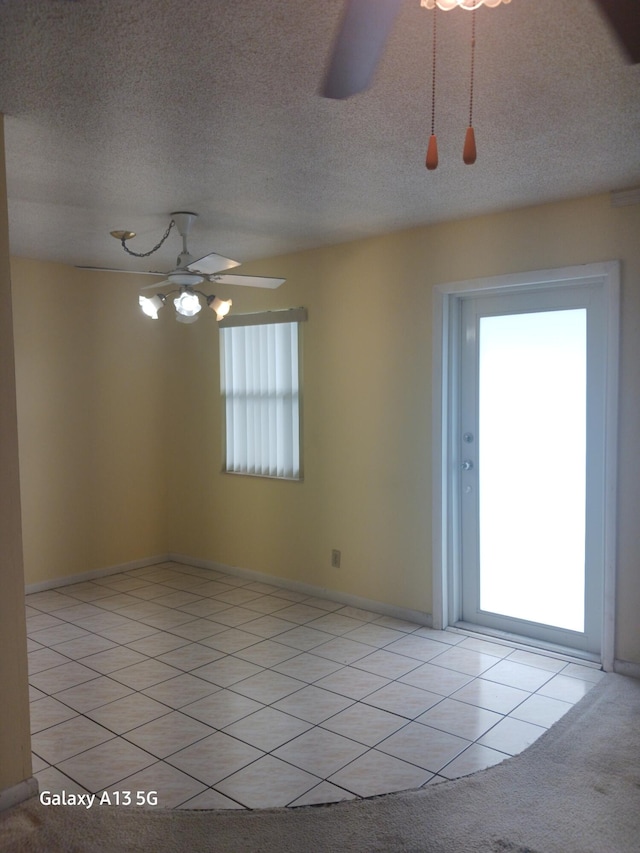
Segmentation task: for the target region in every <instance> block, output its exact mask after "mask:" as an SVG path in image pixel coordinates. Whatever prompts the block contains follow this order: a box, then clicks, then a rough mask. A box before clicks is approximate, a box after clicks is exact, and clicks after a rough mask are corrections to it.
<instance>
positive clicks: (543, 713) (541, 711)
mask: <svg viewBox="0 0 640 853" xmlns="http://www.w3.org/2000/svg"><path fill="white" fill-rule="evenodd" d="M571 707H572V705H571V703H570V702H562V701H561V700H560V699H552V698H551V697H550V696H541V695H540V694H539V693H534V695H533V696H530V697H529V699H525V701H524V702H523V703H522V704H521V705H518V707H517V708H515V709H514V710H513V711H512V712H511V713H510V715H509V716H510V717H515V718H516V719H517V720H524V721H525V722H526V723H534V725H536V726H543V727H544V728H546V729H548V728H549V727H550V726H552V725H553V724H554V723H557V722H558V720H559V719H560V718H561V717H564V715H565V714H566V713H567V711H569V710H570V709H571Z"/></svg>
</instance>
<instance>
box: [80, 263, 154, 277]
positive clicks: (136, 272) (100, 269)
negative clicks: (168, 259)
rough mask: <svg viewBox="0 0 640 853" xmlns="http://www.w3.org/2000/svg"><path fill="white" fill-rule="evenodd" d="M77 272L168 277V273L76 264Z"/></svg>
mask: <svg viewBox="0 0 640 853" xmlns="http://www.w3.org/2000/svg"><path fill="white" fill-rule="evenodd" d="M75 266H76V269H77V270H93V272H122V273H126V274H127V275H166V272H147V271H146V270H121V269H116V268H115V267H89V266H83V265H82V264H76V265H75Z"/></svg>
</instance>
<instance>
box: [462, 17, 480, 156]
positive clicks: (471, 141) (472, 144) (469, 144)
mask: <svg viewBox="0 0 640 853" xmlns="http://www.w3.org/2000/svg"><path fill="white" fill-rule="evenodd" d="M475 53H476V10H475V7H474V9H473V11H472V12H471V83H470V85H469V127H468V128H467V133H466V136H465V138H464V148H463V150H462V160H463V162H464V163H466V164H467V166H471V165H473V164H474V163H475V162H476V156H477V151H476V135H475V133H474V132H473V72H474V67H475Z"/></svg>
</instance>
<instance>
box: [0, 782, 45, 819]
mask: <svg viewBox="0 0 640 853" xmlns="http://www.w3.org/2000/svg"><path fill="white" fill-rule="evenodd" d="M37 795H38V780H37V779H36V778H35V777H33V776H31V777H30V778H29V779H23V780H22V782H18V784H17V785H12V787H11V788H5V789H4V790H3V791H0V812H3V811H5V809H10V808H13V806H17V805H18V803H22V802H24V801H25V800H30V799H31V797H36V796H37Z"/></svg>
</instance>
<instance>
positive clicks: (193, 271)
mask: <svg viewBox="0 0 640 853" xmlns="http://www.w3.org/2000/svg"><path fill="white" fill-rule="evenodd" d="M197 218H198V214H197V213H193V212H191V211H185V210H178V211H175V212H174V213H172V214H171V222H170V224H169V227H168V228H167V230H166V232H165V234H164V236H163V238H162V239H161V240H160V242H159V243H158V244H157V245H156V246H154V248H153V249H151V251H149V252H140V253H138V252H133V251H132V250H131V249H129V248H128V246H127V245H126V243H127V240H131V239H132V238H133V237H135V236H136V235H135V232H134V231H112V232H111V236H112V237H115V238H116V239H117V240H120V242H121V244H122V248H123V249H124V250H125V252H127V253H128V254H130V255H134V256H135V257H147V256H148V255H151V254H153V252H155V251H157V250H158V249H159V248H160V246H162V244H163V243H164V241H165V240H166V239H167V237H168V236H169V233H170V231H171V229H172V228H173V226H174V225H175V226H176V228H177V230H178V233H179V234H180V236H181V237H182V252H180V254H179V255H178V258H177V260H176V268H175V269H173V270H171V271H170V272H158V271H155V270H151V271H148V272H140V271H139V270H123V269H113V268H106V267H89V266H80V267H79V269H90V270H95V271H104V272H124V273H135V274H136V275H153V276H159V277H160V278H161V279H162V280H161V281H154V282H153V283H152V284H147V285H145V287H143V288H141V289H142V290H160V289H161V288H163V287H169V288H170V290H168V291H167V292H165V293H158V294H156V295H155V296H152V297H146V296H142V295H141V296H140V297H139V301H140V307H141V308H142V310H143V311H144V313H145V314H147V315H148V316H149V317H152V318H153V319H154V320H155V319H157V317H158V311H159V310H160V308H162V306H163V305H164V303H165V301H166V300H167V298H168V297H169V296H170V295H171V293H174V292H179V296H178V297H176V298H175V299H174V300H173V301H174V305H175V308H176V312H177V314H176V320H178V321H179V322H181V323H193V322H194V321H195V320H196V319H197V315H198V313H199V312H200V310H201V308H202V304H201V302H200V298H199V297H200V296H202V297H203V298H204V299H205V301H206V303H207V305H208V307H210V308H211V309H212V310H213V311H215V314H216V318H217V319H218V320H221V319H222V318H223V317H224V316H225V315H226V314H228V313H229V309H230V308H231V304H232V302H231V300H230V299H227V300H222V299H219V298H218V297H217V296H213V295H207V294H206V293H203V292H202V291H201V290H197V289H196V288H198V287H203V286H206V285H208V284H212V283H214V282H218V283H220V284H234V285H244V286H245V287H267V288H272V289H273V288H276V287H279V286H280V285H281V284H283V283H284V281H285V279H283V278H271V277H265V276H255V275H237V274H235V273H231V274H229V273H227V272H225V270H229V269H233V268H234V267H237V266H240V262H239V261H233V260H231V258H225V257H223V256H222V255H219V254H218V253H217V252H210V253H209V254H208V255H204V257H202V258H194V257H193V255H192V254H191V253H190V252H189V248H188V245H187V240H188V237H189V234H190V232H191V228H192V226H193V224H194V222H195V220H196V219H197Z"/></svg>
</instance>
